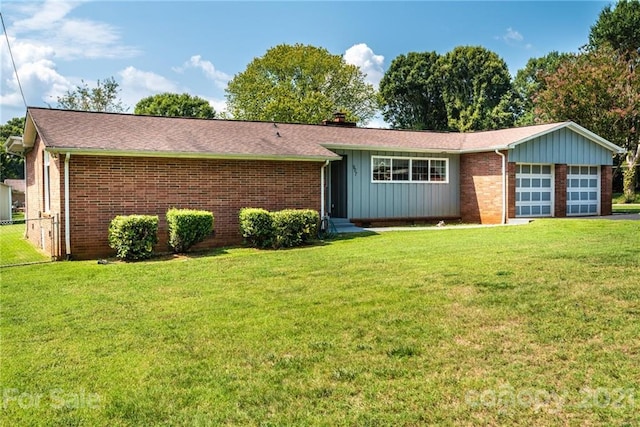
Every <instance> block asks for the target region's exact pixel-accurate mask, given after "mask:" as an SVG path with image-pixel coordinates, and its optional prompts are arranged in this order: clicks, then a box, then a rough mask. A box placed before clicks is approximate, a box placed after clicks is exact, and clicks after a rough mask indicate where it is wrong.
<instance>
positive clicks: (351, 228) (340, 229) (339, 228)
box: [334, 214, 640, 233]
mask: <svg viewBox="0 0 640 427" xmlns="http://www.w3.org/2000/svg"><path fill="white" fill-rule="evenodd" d="M535 219H538V218H515V219H513V218H512V219H510V220H509V222H508V223H507V224H452V225H447V224H446V223H445V225H443V226H436V225H431V226H410V225H407V226H392V227H357V226H355V225H354V224H353V223H351V222H348V221H346V220H342V221H341V220H338V221H336V222H335V224H334V225H335V230H336V232H337V233H362V232H367V231H368V232H372V233H384V232H385V231H423V230H452V229H462V228H488V227H508V226H514V225H524V224H529V223H530V222H531V221H534V220H535ZM557 219H564V220H571V219H608V220H636V221H640V214H614V215H607V216H584V217H567V218H557Z"/></svg>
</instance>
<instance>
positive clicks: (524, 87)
mask: <svg viewBox="0 0 640 427" xmlns="http://www.w3.org/2000/svg"><path fill="white" fill-rule="evenodd" d="M568 58H569V54H566V53H559V52H557V51H553V52H550V53H548V54H547V55H545V56H542V57H540V58H531V59H529V61H528V62H527V65H526V66H525V67H524V68H522V69H521V70H518V73H517V74H516V77H515V79H514V80H513V90H514V92H515V95H516V99H517V108H518V113H517V119H516V124H517V125H521V126H525V125H532V124H534V123H535V121H536V120H535V119H536V117H535V113H534V106H533V98H534V97H535V95H536V94H537V93H538V92H540V91H541V90H543V89H545V76H547V75H549V74H553V73H555V72H556V70H557V69H558V67H560V65H561V64H562V62H563V61H565V60H567V59H568Z"/></svg>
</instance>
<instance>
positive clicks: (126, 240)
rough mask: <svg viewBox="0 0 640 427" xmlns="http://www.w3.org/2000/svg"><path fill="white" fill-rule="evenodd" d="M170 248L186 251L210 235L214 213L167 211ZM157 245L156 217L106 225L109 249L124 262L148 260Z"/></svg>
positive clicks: (130, 217) (123, 219)
mask: <svg viewBox="0 0 640 427" xmlns="http://www.w3.org/2000/svg"><path fill="white" fill-rule="evenodd" d="M166 218H167V225H168V227H169V248H170V249H171V250H172V251H173V252H176V253H182V252H187V251H188V250H189V249H190V248H191V247H192V246H193V245H195V244H196V243H199V242H201V241H203V240H204V239H205V238H206V237H207V236H209V235H210V234H211V233H212V232H213V214H212V213H211V212H207V211H198V210H191V209H169V211H167V216H166ZM157 243H158V216H157V215H155V216H153V215H128V216H121V215H120V216H117V217H115V218H114V219H113V220H112V221H111V224H109V246H110V247H111V248H113V249H115V250H116V256H117V257H118V258H121V259H125V260H127V261H133V260H140V259H147V258H149V257H150V256H151V255H152V254H153V246H154V245H155V244H157Z"/></svg>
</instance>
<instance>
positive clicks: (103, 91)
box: [58, 77, 128, 113]
mask: <svg viewBox="0 0 640 427" xmlns="http://www.w3.org/2000/svg"><path fill="white" fill-rule="evenodd" d="M119 92H120V88H119V85H118V82H116V81H115V79H114V78H113V77H108V78H106V79H105V80H104V81H102V82H101V81H100V80H98V82H97V83H96V87H93V88H90V87H89V86H88V85H87V84H86V83H85V82H84V81H82V85H78V86H76V88H75V89H73V90H68V91H67V93H65V94H64V95H63V96H59V97H58V108H62V109H65V110H81V111H103V112H111V113H122V112H124V111H126V110H128V107H126V106H125V105H124V104H123V103H122V100H121V99H120V98H118V93H119Z"/></svg>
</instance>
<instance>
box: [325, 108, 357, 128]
mask: <svg viewBox="0 0 640 427" xmlns="http://www.w3.org/2000/svg"><path fill="white" fill-rule="evenodd" d="M322 124H323V125H325V126H344V127H350V128H354V127H356V123H355V122H348V121H347V115H346V114H345V113H343V112H341V111H336V112H335V113H333V120H323V121H322Z"/></svg>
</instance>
